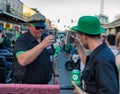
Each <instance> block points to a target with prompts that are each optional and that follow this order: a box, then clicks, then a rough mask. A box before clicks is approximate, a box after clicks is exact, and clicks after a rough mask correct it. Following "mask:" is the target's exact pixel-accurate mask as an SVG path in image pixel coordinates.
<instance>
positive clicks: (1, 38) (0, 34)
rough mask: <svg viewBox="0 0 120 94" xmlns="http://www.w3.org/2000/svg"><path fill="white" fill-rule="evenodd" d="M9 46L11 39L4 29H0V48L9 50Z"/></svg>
mask: <svg viewBox="0 0 120 94" xmlns="http://www.w3.org/2000/svg"><path fill="white" fill-rule="evenodd" d="M10 48H11V41H10V39H9V38H8V37H7V35H6V34H5V32H4V31H2V30H0V49H6V50H9V49H10Z"/></svg>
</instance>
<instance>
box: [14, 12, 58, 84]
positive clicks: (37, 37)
mask: <svg viewBox="0 0 120 94" xmlns="http://www.w3.org/2000/svg"><path fill="white" fill-rule="evenodd" d="M41 18H43V19H41ZM29 19H30V20H28V28H29V31H28V32H26V33H24V34H22V35H21V36H19V37H18V39H17V40H16V42H15V46H14V54H15V58H16V59H15V61H14V63H13V79H14V83H26V84H48V83H49V81H50V80H51V78H52V74H53V75H54V84H59V79H58V77H59V75H58V71H57V68H56V60H55V58H54V57H53V55H54V52H55V49H54V48H53V43H54V42H55V36H54V35H46V34H45V33H44V31H45V26H46V25H45V17H42V15H41V14H39V13H37V14H34V15H33V16H31V17H30V18H29Z"/></svg>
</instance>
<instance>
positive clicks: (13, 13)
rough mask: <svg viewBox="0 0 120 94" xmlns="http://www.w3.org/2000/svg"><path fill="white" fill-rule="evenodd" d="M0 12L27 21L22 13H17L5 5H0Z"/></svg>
mask: <svg viewBox="0 0 120 94" xmlns="http://www.w3.org/2000/svg"><path fill="white" fill-rule="evenodd" d="M0 11H1V12H7V13H9V14H12V15H14V16H17V17H20V18H22V19H25V20H27V16H25V15H23V14H22V13H20V12H18V11H17V10H15V9H13V8H11V7H10V5H6V4H4V3H0Z"/></svg>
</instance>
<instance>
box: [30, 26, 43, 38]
mask: <svg viewBox="0 0 120 94" xmlns="http://www.w3.org/2000/svg"><path fill="white" fill-rule="evenodd" d="M29 30H30V32H31V33H32V35H33V36H34V37H35V38H40V37H41V36H42V34H43V32H44V30H45V26H33V25H30V26H29Z"/></svg>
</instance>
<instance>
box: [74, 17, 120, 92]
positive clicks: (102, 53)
mask: <svg viewBox="0 0 120 94" xmlns="http://www.w3.org/2000/svg"><path fill="white" fill-rule="evenodd" d="M72 30H75V31H77V32H78V38H75V37H74V36H73V37H74V41H75V43H76V45H77V47H78V52H79V56H80V58H81V61H82V62H83V63H84V64H85V68H84V70H83V71H82V75H81V81H82V82H81V83H82V86H81V88H82V89H81V88H79V87H78V86H76V84H75V83H74V82H73V85H74V87H75V89H74V92H75V94H119V80H118V70H117V67H116V64H115V63H116V62H115V57H114V54H113V53H112V51H111V50H110V49H109V47H108V46H107V45H106V43H104V42H103V40H102V38H101V36H100V34H101V33H104V32H105V30H104V29H103V28H101V27H100V21H99V19H98V18H97V17H95V16H82V17H80V19H79V21H78V25H77V26H74V27H72ZM80 41H81V43H82V45H83V46H84V47H85V48H87V49H89V50H90V51H91V54H90V55H89V56H86V54H85V52H84V50H83V48H82V45H81V44H80Z"/></svg>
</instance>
